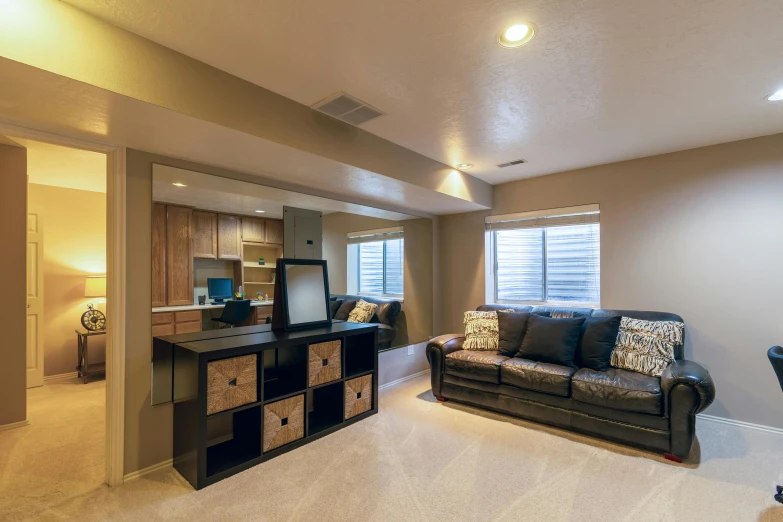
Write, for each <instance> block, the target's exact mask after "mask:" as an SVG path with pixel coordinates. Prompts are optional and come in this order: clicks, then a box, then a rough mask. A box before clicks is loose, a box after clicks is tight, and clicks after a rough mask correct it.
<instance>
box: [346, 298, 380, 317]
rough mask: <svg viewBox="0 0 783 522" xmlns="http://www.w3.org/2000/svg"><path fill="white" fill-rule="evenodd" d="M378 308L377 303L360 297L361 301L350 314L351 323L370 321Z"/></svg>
mask: <svg viewBox="0 0 783 522" xmlns="http://www.w3.org/2000/svg"><path fill="white" fill-rule="evenodd" d="M377 308H378V305H377V304H375V303H369V302H367V301H365V300H364V299H359V302H357V303H356V306H354V307H353V310H351V313H350V314H348V321H349V322H351V323H369V322H370V320H371V319H372V318H373V316H374V315H375V310H376V309H377Z"/></svg>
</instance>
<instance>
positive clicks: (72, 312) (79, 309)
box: [28, 183, 106, 375]
mask: <svg viewBox="0 0 783 522" xmlns="http://www.w3.org/2000/svg"><path fill="white" fill-rule="evenodd" d="M28 205H29V208H30V212H35V213H37V214H38V215H40V216H41V218H42V221H41V224H42V227H43V238H44V239H43V245H44V264H43V271H44V324H45V325H46V326H45V336H44V375H59V374H63V373H70V372H73V371H74V368H75V366H76V363H77V360H76V359H77V357H76V334H75V333H74V329H75V328H81V324H80V320H81V315H82V314H83V313H84V311H85V310H87V304H88V303H93V304H94V305H96V308H99V309H100V310H102V311H104V312H105V311H106V306H105V304H104V303H100V302H98V301H100V300H96V299H90V298H85V297H84V281H85V277H86V276H87V275H90V274H105V273H106V194H104V193H101V192H90V191H86V190H76V189H70V188H61V187H53V186H48V185H37V184H33V183H31V184H30V185H29V186H28ZM105 347H106V339H105V338H104V337H94V338H92V339H91V340H90V362H91V363H92V362H101V361H103V360H104V355H105Z"/></svg>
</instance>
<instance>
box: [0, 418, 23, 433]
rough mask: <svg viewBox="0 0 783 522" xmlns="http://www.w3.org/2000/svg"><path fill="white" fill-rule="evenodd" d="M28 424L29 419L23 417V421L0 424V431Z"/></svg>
mask: <svg viewBox="0 0 783 522" xmlns="http://www.w3.org/2000/svg"><path fill="white" fill-rule="evenodd" d="M29 424H30V421H29V420H27V419H25V420H23V421H19V422H12V423H10V424H3V425H2V426H0V431H6V430H13V429H16V428H24V427H25V426H28V425H29Z"/></svg>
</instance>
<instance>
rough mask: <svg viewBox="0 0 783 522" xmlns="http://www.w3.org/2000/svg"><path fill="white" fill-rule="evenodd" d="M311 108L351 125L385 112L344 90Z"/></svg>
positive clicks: (359, 123) (366, 120) (372, 118)
mask: <svg viewBox="0 0 783 522" xmlns="http://www.w3.org/2000/svg"><path fill="white" fill-rule="evenodd" d="M310 108H311V109H315V110H317V111H318V112H322V113H324V114H326V115H328V116H331V117H332V118H337V119H338V120H341V121H344V122H345V123H350V124H351V125H361V124H362V123H365V122H368V121H370V120H374V119H375V118H377V117H378V116H383V114H384V113H382V112H381V111H379V110H378V109H376V108H375V107H373V106H372V105H370V104H369V103H365V102H363V101H362V100H359V99H357V98H354V97H353V96H351V95H350V94H345V93H344V92H338V93H336V94H333V95H332V96H329V97H328V98H326V99H323V100H321V101H319V102H318V103H316V104H314V105H311V106H310Z"/></svg>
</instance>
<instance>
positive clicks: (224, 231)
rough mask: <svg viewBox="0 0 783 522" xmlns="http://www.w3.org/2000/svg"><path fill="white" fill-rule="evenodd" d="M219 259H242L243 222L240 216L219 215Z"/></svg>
mask: <svg viewBox="0 0 783 522" xmlns="http://www.w3.org/2000/svg"><path fill="white" fill-rule="evenodd" d="M217 226H218V238H217V250H218V256H217V257H218V259H229V260H232V261H239V260H241V259H242V222H241V220H240V219H239V217H238V216H230V215H228V214H218V217H217Z"/></svg>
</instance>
